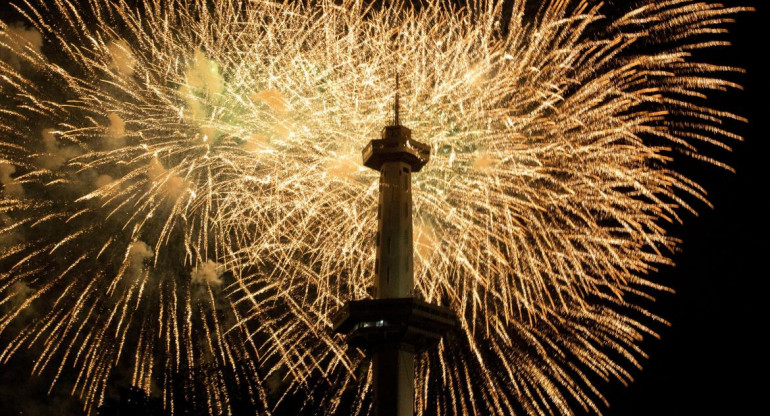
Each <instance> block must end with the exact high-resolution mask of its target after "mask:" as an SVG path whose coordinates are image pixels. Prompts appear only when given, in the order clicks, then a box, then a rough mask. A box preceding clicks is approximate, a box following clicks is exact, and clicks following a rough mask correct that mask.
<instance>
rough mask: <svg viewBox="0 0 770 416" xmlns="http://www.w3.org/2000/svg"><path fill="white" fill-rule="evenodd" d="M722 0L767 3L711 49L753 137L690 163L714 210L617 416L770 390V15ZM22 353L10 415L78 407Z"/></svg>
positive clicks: (689, 248)
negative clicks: (767, 383)
mask: <svg viewBox="0 0 770 416" xmlns="http://www.w3.org/2000/svg"><path fill="white" fill-rule="evenodd" d="M632 1H633V0H631V1H629V3H631V2H632ZM609 3H613V4H614V5H615V6H621V5H623V4H624V3H625V2H624V1H623V0H614V1H610V2H609ZM722 3H727V4H731V5H733V4H734V5H747V6H753V7H756V8H757V11H756V12H755V13H751V14H743V15H740V16H738V24H736V25H733V26H731V27H730V30H731V34H730V35H729V36H730V39H731V40H732V41H733V42H734V46H733V47H732V48H729V49H720V50H719V51H715V52H714V51H712V52H710V57H711V59H712V60H713V61H716V62H719V63H726V64H730V65H736V66H741V67H744V68H746V69H747V74H745V75H742V76H738V77H737V78H736V79H735V80H737V81H738V82H740V83H742V84H743V85H744V86H745V91H742V92H741V91H731V92H729V93H726V94H720V95H714V96H713V97H712V99H713V100H719V101H721V104H720V107H722V108H725V109H727V110H730V111H732V112H734V113H736V114H739V115H742V116H745V117H747V118H748V119H749V123H748V124H740V123H736V125H735V126H733V129H734V130H735V131H737V132H738V133H740V134H742V135H743V136H744V137H745V138H746V141H745V142H744V143H738V144H736V145H735V150H734V152H733V153H732V154H723V153H719V154H717V156H718V157H719V158H720V160H723V161H726V162H727V163H728V164H730V165H731V166H733V167H735V169H736V171H737V172H736V173H735V174H732V173H729V172H726V171H724V170H721V169H718V168H714V167H710V166H706V165H705V164H701V163H692V164H691V163H688V164H687V165H686V166H684V165H683V166H682V169H683V170H684V171H685V172H686V173H688V174H689V175H690V176H691V177H693V178H695V179H697V180H698V181H699V182H700V183H702V184H705V186H706V189H707V190H708V191H709V195H710V200H711V202H712V203H713V204H714V206H715V208H714V209H708V208H707V207H705V206H703V205H696V208H697V209H698V210H699V212H700V215H699V216H698V217H695V216H693V215H690V214H685V215H684V217H683V218H684V220H685V224H684V225H683V226H681V227H674V230H673V234H674V235H675V236H677V237H680V238H681V239H682V240H683V244H682V245H681V250H680V252H679V253H676V254H675V255H674V257H673V258H674V261H675V262H676V263H677V266H676V267H675V268H664V269H662V270H661V271H660V272H659V276H657V277H655V278H654V280H655V281H657V282H660V283H663V284H665V285H668V286H670V287H672V288H674V289H675V290H676V291H677V293H676V294H675V295H664V296H661V297H660V299H659V301H658V304H657V305H656V306H655V307H654V308H652V309H653V311H654V312H655V313H657V314H658V315H660V316H662V317H663V318H665V319H667V320H669V321H670V322H671V326H670V327H663V326H660V327H655V328H656V329H658V330H659V333H660V335H661V338H662V340H650V341H647V342H646V344H645V346H646V348H645V350H646V351H647V352H648V353H649V355H650V358H649V359H648V360H646V361H644V362H643V365H644V370H643V371H639V370H634V371H632V374H633V375H634V377H635V382H634V383H633V384H632V385H630V386H629V387H624V386H622V385H620V384H618V383H611V384H610V385H609V386H608V385H603V386H602V385H600V386H601V388H602V389H603V391H604V392H606V394H607V398H608V400H609V402H610V404H611V407H610V409H609V410H608V411H607V412H606V414H608V415H610V416H633V415H657V416H668V415H689V414H705V415H722V414H728V415H729V414H736V415H737V414H756V413H757V410H755V409H757V406H759V407H758V408H759V409H761V408H762V407H761V403H762V402H763V401H764V400H763V398H765V397H766V393H765V391H764V386H763V384H764V378H765V376H764V374H765V373H766V371H767V370H768V359H767V346H766V344H765V343H764V342H761V341H760V337H763V336H765V335H766V334H767V332H768V325H767V321H766V320H765V318H766V317H767V316H768V313H767V311H766V307H767V305H768V303H769V302H768V300H770V299H769V298H770V295H768V293H770V292H768V277H769V276H768V275H769V273H768V267H767V265H766V263H767V262H768V259H769V258H770V250H768V249H770V244H768V236H770V219H768V217H766V216H765V215H767V212H768V210H769V208H768V206H767V204H766V203H763V202H762V201H761V198H762V197H764V196H765V195H766V194H767V191H768V188H769V187H768V179H770V175H768V170H767V169H768V166H770V163H768V160H770V148H769V146H768V141H767V133H766V130H767V128H766V127H765V124H766V123H767V121H768V120H769V119H770V111H769V110H770V104H769V103H768V97H770V89H769V88H768V84H769V83H770V82H768V79H767V77H766V74H768V69H767V68H765V67H762V66H761V64H760V60H761V59H763V58H765V57H767V54H768V44H767V40H766V39H767V34H766V29H765V30H761V29H760V25H761V24H765V23H766V22H767V18H768V17H770V16H769V15H768V12H767V9H768V5H767V3H766V2H762V1H761V0H740V1H737V0H729V1H722ZM5 4H6V0H0V10H2V12H0V17H2V16H5V15H6V13H7V10H6V9H5V8H6V5H5ZM17 358H22V359H21V360H15V361H17V362H14V363H12V364H10V365H7V366H0V416H2V415H5V414H8V412H9V405H8V403H10V402H13V403H15V405H19V404H20V403H24V402H26V403H28V404H27V405H25V407H24V409H25V413H24V414H31V415H34V414H41V415H42V414H78V411H77V410H76V409H77V405H76V402H74V401H73V399H70V398H69V397H68V396H67V394H66V393H63V392H61V391H64V390H66V389H64V388H57V389H56V391H55V392H54V393H53V395H52V396H46V394H45V390H46V387H47V383H46V381H47V380H36V379H32V380H30V378H29V376H28V375H27V374H28V371H23V370H24V368H25V365H27V364H25V362H24V357H17ZM26 368H28V367H26ZM752 378H754V379H756V380H758V381H754V380H752ZM3 403H5V405H4V404H3ZM14 409H18V407H14Z"/></svg>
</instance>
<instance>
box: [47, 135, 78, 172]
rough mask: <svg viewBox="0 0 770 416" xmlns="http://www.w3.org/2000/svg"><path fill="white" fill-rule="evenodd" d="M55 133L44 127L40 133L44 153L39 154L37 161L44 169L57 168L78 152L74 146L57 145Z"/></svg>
mask: <svg viewBox="0 0 770 416" xmlns="http://www.w3.org/2000/svg"><path fill="white" fill-rule="evenodd" d="M55 133H56V132H55V130H53V129H45V130H43V132H42V134H41V136H42V139H43V146H44V148H45V152H46V153H44V154H42V155H39V156H38V157H37V161H38V163H39V164H40V167H42V168H45V169H50V170H58V169H60V168H61V167H62V165H64V164H65V163H67V161H68V160H70V159H72V158H73V157H75V156H77V155H78V154H80V151H79V150H78V149H77V148H76V147H74V146H59V142H58V140H57V139H56V135H55Z"/></svg>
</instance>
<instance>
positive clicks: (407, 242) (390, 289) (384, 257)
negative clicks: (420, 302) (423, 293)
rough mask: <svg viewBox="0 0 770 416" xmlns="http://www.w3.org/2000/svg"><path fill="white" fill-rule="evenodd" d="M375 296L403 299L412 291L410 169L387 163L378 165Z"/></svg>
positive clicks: (398, 163)
mask: <svg viewBox="0 0 770 416" xmlns="http://www.w3.org/2000/svg"><path fill="white" fill-rule="evenodd" d="M377 209H378V214H377V215H378V221H377V222H378V224H377V235H378V241H377V263H376V266H375V290H376V294H375V297H376V298H378V299H388V298H405V297H409V296H412V292H413V291H414V272H413V261H414V259H413V254H412V245H413V243H412V168H411V166H409V164H408V163H405V162H387V163H384V164H383V165H382V167H381V168H380V199H379V206H378V207H377Z"/></svg>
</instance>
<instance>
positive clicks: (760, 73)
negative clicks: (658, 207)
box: [608, 0, 770, 416]
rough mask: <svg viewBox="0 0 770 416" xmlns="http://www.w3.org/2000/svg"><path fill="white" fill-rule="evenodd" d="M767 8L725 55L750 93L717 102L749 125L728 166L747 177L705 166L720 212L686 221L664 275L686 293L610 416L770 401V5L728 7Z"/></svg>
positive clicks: (742, 407) (741, 24)
mask: <svg viewBox="0 0 770 416" xmlns="http://www.w3.org/2000/svg"><path fill="white" fill-rule="evenodd" d="M723 3H726V4H730V5H748V6H754V7H756V8H757V11H756V12H755V13H752V14H747V15H742V16H740V17H739V21H738V24H737V25H734V26H732V27H731V35H730V38H731V39H732V41H733V42H734V46H733V47H732V48H731V49H728V50H724V51H721V52H719V53H716V54H715V56H714V58H715V59H716V60H717V61H721V62H728V63H731V64H734V65H739V66H742V67H744V68H746V70H747V74H746V75H745V76H743V77H740V78H739V81H740V82H741V83H742V84H743V85H744V86H745V91H743V92H738V93H735V92H733V93H730V94H728V95H726V96H724V97H716V98H715V99H720V100H723V103H722V104H723V105H725V107H726V108H728V109H731V110H733V111H734V112H736V113H737V114H741V115H743V116H745V117H747V118H748V119H749V124H748V125H742V126H739V127H738V129H737V130H738V131H739V132H740V133H742V134H743V135H744V137H745V138H746V141H745V142H744V143H740V144H738V145H737V146H735V151H734V152H733V154H732V155H730V156H729V157H728V158H727V159H728V161H729V162H730V164H731V165H732V166H733V167H735V169H736V170H737V173H736V174H729V173H725V172H723V171H720V170H718V169H712V168H706V167H701V168H700V169H699V170H698V172H697V174H696V177H698V178H704V179H703V180H702V183H705V184H707V189H708V191H709V194H710V199H711V201H712V203H713V204H714V206H715V208H714V209H713V210H709V209H707V208H703V209H700V212H701V214H700V216H699V217H698V218H693V217H692V216H690V217H689V218H686V223H685V226H684V227H683V228H682V229H681V230H679V231H678V232H677V233H676V235H677V236H679V237H681V238H682V239H683V240H684V243H683V244H682V246H681V252H680V253H678V255H676V256H675V257H674V260H675V261H676V263H677V266H676V267H675V268H670V269H664V270H662V271H661V273H660V280H659V281H661V282H664V283H666V284H668V285H670V286H671V287H673V288H675V289H676V290H677V292H678V293H677V294H676V295H673V296H667V297H665V298H664V299H663V300H662V302H661V304H662V305H661V306H662V308H660V309H656V310H658V311H660V314H661V315H662V316H664V317H665V318H667V319H668V320H669V321H670V322H671V324H672V325H671V327H669V328H666V329H664V330H663V331H661V335H662V340H661V341H656V342H650V343H648V345H649V347H648V349H647V350H648V352H649V353H650V355H651V358H650V359H649V360H648V361H647V362H645V363H644V370H643V371H642V372H636V382H635V383H634V384H633V385H631V387H630V388H628V389H626V388H622V387H619V388H616V389H613V391H612V393H611V394H610V396H609V397H610V402H611V404H612V405H611V408H610V411H609V412H608V415H610V416H635V415H640V416H641V415H656V416H669V415H671V416H673V415H694V414H702V415H741V414H757V413H758V412H759V413H761V412H760V411H759V410H757V409H762V408H765V405H764V404H762V403H763V402H764V399H765V398H766V397H767V393H766V391H765V388H764V387H763V385H764V382H763V381H758V380H764V378H765V376H764V374H766V372H767V370H768V358H767V351H768V350H767V344H766V343H764V342H761V341H760V337H763V336H765V335H766V334H767V332H768V324H767V320H766V317H767V316H768V312H767V306H768V300H770V292H768V277H769V276H770V273H768V268H767V261H768V258H770V256H769V255H770V253H769V252H768V249H770V244H768V236H769V235H770V218H768V217H767V215H768V211H770V210H769V209H768V205H767V203H766V202H763V201H762V198H765V197H766V195H767V191H768V189H769V187H768V179H770V175H769V174H768V166H770V164H768V160H769V159H768V158H769V157H770V147H769V146H768V140H767V138H768V134H767V127H766V124H767V121H768V117H769V116H770V111H769V110H770V104H769V103H768V94H769V92H770V90H769V89H768V79H767V74H768V69H767V67H765V66H763V65H762V64H761V63H760V60H761V59H763V58H765V57H766V56H767V51H768V46H767V42H766V39H767V34H766V32H767V31H766V29H762V30H761V29H760V25H761V24H766V23H767V18H768V12H767V9H768V4H767V2H763V1H761V0H740V1H734V0H730V1H724V2H723Z"/></svg>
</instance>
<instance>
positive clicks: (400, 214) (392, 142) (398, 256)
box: [332, 75, 457, 416]
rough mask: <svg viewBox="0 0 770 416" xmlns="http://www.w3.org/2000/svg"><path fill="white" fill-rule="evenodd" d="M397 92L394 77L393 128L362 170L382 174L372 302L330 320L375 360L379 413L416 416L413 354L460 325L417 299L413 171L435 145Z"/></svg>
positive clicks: (357, 303)
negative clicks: (414, 127) (424, 139)
mask: <svg viewBox="0 0 770 416" xmlns="http://www.w3.org/2000/svg"><path fill="white" fill-rule="evenodd" d="M398 88H399V85H398V75H396V99H395V103H394V108H393V114H394V115H393V123H392V124H391V125H390V126H387V127H385V128H384V129H383V130H382V138H381V139H375V140H372V141H371V142H369V144H368V145H367V146H366V147H365V148H364V150H363V161H364V166H366V167H368V168H371V169H374V170H376V171H379V172H380V192H379V205H378V207H377V239H376V241H377V262H376V264H375V269H374V280H375V298H374V299H364V300H354V301H350V302H348V303H346V304H345V305H344V306H343V307H342V308H341V309H340V310H338V311H337V312H335V314H334V315H333V316H332V324H333V328H334V331H335V332H337V333H342V334H346V335H347V343H348V344H349V345H351V346H353V347H358V348H361V349H363V350H364V351H365V352H366V354H367V356H368V357H369V358H371V360H372V371H373V388H374V409H375V415H377V416H413V415H414V356H415V354H419V353H421V352H423V351H425V350H427V349H429V348H431V347H433V346H435V345H436V344H438V342H439V341H440V340H441V338H442V337H443V336H444V334H446V333H447V332H449V331H450V330H451V329H452V328H454V327H456V326H457V320H456V319H455V315H454V313H453V312H452V311H451V310H449V309H448V308H444V307H441V306H438V305H433V304H430V303H427V302H424V301H422V300H419V299H417V298H415V297H414V267H413V266H414V261H413V257H414V254H413V250H414V248H413V241H412V172H419V171H420V170H421V169H422V167H423V166H425V164H426V163H428V160H429V159H430V147H429V146H428V145H425V144H423V143H420V142H418V141H416V140H412V131H411V130H409V129H408V128H406V127H405V126H402V125H401V123H400V121H399V110H400V108H399V91H398Z"/></svg>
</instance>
